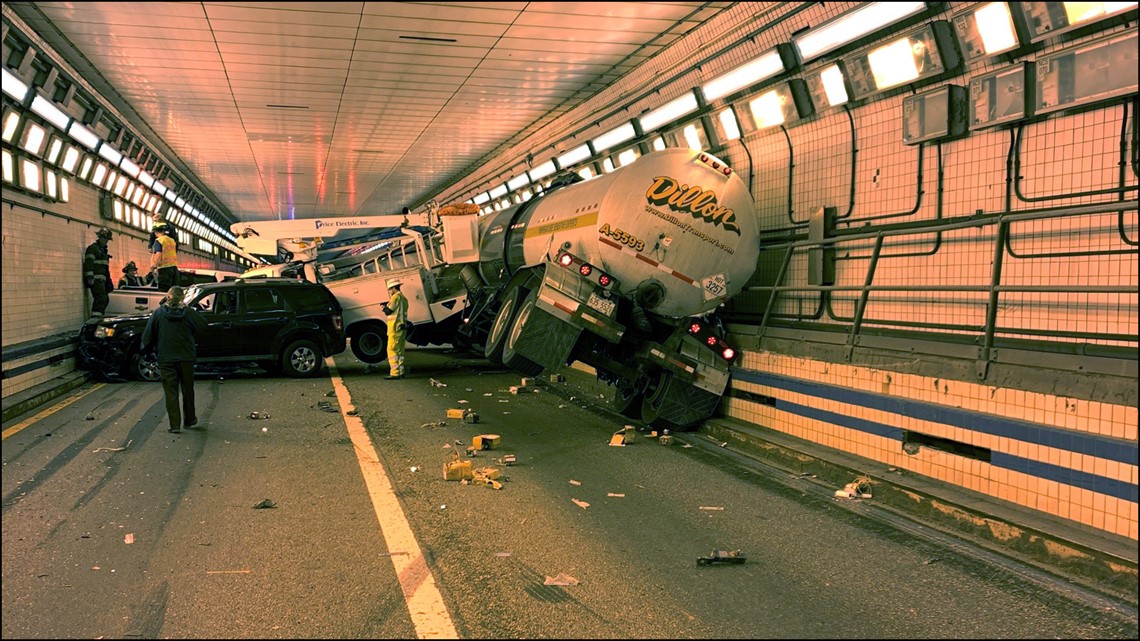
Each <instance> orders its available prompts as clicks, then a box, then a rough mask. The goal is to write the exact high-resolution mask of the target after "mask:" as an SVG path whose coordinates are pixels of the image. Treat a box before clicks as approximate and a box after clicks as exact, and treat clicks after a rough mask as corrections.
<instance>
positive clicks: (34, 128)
mask: <svg viewBox="0 0 1140 641" xmlns="http://www.w3.org/2000/svg"><path fill="white" fill-rule="evenodd" d="M46 136H47V132H46V131H45V130H44V128H43V127H41V126H39V125H37V124H36V123H34V122H30V121H29V122H28V123H27V124H25V125H24V136H23V140H21V141H20V147H22V148H23V149H24V151H28V152H31V153H33V154H35V155H37V156H38V155H40V151H42V150H43V148H44V140H45V139H46Z"/></svg>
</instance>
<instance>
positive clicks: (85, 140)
mask: <svg viewBox="0 0 1140 641" xmlns="http://www.w3.org/2000/svg"><path fill="white" fill-rule="evenodd" d="M67 135H69V136H71V137H72V138H74V139H76V140H78V141H79V142H80V143H82V144H83V146H85V147H87V148H88V149H90V150H92V151H94V150H95V147H97V146H98V145H99V136H96V135H95V134H94V133H92V132H91V130H90V129H88V128H87V127H84V126H83V125H81V124H79V123H78V122H75V121H74V120H73V121H71V126H70V127H68V128H67Z"/></svg>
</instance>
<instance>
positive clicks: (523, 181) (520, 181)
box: [507, 172, 530, 191]
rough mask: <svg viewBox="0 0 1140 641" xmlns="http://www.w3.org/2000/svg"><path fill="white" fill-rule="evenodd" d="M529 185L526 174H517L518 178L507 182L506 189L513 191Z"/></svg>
mask: <svg viewBox="0 0 1140 641" xmlns="http://www.w3.org/2000/svg"><path fill="white" fill-rule="evenodd" d="M529 184H530V178H527V175H526V172H523V173H521V174H519V175H518V176H515V177H514V178H511V179H510V180H508V181H507V189H510V190H511V191H514V190H516V189H518V188H519V187H525V186H527V185H529Z"/></svg>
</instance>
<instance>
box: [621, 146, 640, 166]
mask: <svg viewBox="0 0 1140 641" xmlns="http://www.w3.org/2000/svg"><path fill="white" fill-rule="evenodd" d="M640 156H641V154H639V153H637V150H636V149H626V150H625V151H623V152H621V153H620V154H618V164H619V165H621V166H622V167H625V166H626V165H628V164H629V163H631V162H633V161H635V160H637V159H638V158H639V157H640Z"/></svg>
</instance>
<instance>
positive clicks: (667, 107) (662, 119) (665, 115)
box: [638, 91, 697, 131]
mask: <svg viewBox="0 0 1140 641" xmlns="http://www.w3.org/2000/svg"><path fill="white" fill-rule="evenodd" d="M696 110H697V96H696V94H694V93H693V92H692V91H689V92H686V93H685V95H683V96H681V97H680V98H677V99H676V100H671V101H669V102H667V103H665V104H664V105H662V106H660V107H658V108H656V109H654V110H653V111H650V112H649V113H647V114H645V115H644V116H642V117H640V118H638V122H639V123H641V130H642V131H653V130H654V129H657V128H658V127H660V126H661V125H664V124H667V123H670V122H673V121H674V120H676V119H678V118H680V117H681V116H684V115H685V114H688V113H692V112H694V111H696Z"/></svg>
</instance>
